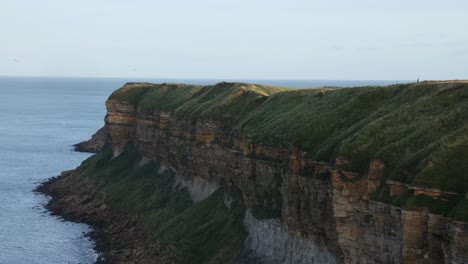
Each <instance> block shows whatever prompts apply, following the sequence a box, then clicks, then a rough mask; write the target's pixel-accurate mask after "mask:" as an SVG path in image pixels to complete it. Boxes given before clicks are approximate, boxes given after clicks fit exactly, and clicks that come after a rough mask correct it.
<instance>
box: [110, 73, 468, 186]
mask: <svg viewBox="0 0 468 264" xmlns="http://www.w3.org/2000/svg"><path fill="white" fill-rule="evenodd" d="M123 89H125V88H123ZM139 89H141V88H139ZM140 91H141V90H140ZM136 93H138V92H136V91H135V92H133V91H132V89H127V90H126V91H125V90H122V89H121V90H118V91H117V92H115V93H114V94H113V95H112V96H111V99H118V100H124V101H126V99H125V97H126V95H128V98H129V99H128V101H130V102H132V103H135V104H138V107H139V109H140V110H141V111H142V112H146V113H151V112H153V111H171V112H173V113H174V114H175V115H176V116H177V117H179V118H192V119H196V118H202V119H222V120H226V119H227V120H231V121H233V122H234V123H235V124H236V127H237V129H238V130H239V131H243V132H245V133H247V134H249V135H250V136H252V138H254V139H255V140H256V141H257V142H258V143H260V144H264V145H271V146H278V147H280V146H281V147H283V146H285V145H288V144H289V146H291V144H293V145H295V146H299V147H301V148H302V149H304V150H306V151H307V152H308V155H309V157H310V158H312V159H315V160H320V161H327V162H333V161H334V159H335V158H336V157H337V156H344V157H346V158H347V159H349V160H350V161H351V162H350V164H349V168H346V169H349V170H353V171H357V172H366V171H367V169H368V166H369V162H370V160H371V159H374V158H380V159H382V160H384V162H385V164H386V170H385V177H386V179H392V180H398V181H402V182H406V183H409V184H413V185H417V186H423V187H430V188H440V189H443V190H447V191H456V192H458V193H460V194H464V193H466V192H467V191H468V162H467V161H468V133H467V132H468V83H462V82H444V83H438V82H422V83H414V84H400V85H391V86H386V87H357V88H353V89H301V90H294V89H285V88H278V87H271V86H262V85H251V84H240V83H220V84H217V85H215V86H205V87H203V86H191V85H176V84H162V85H151V86H149V85H148V86H147V88H146V89H145V90H144V92H142V93H139V96H141V98H140V99H139V100H135V94H136ZM116 94H118V95H119V96H118V97H117V96H116ZM136 101H137V102H136Z"/></svg>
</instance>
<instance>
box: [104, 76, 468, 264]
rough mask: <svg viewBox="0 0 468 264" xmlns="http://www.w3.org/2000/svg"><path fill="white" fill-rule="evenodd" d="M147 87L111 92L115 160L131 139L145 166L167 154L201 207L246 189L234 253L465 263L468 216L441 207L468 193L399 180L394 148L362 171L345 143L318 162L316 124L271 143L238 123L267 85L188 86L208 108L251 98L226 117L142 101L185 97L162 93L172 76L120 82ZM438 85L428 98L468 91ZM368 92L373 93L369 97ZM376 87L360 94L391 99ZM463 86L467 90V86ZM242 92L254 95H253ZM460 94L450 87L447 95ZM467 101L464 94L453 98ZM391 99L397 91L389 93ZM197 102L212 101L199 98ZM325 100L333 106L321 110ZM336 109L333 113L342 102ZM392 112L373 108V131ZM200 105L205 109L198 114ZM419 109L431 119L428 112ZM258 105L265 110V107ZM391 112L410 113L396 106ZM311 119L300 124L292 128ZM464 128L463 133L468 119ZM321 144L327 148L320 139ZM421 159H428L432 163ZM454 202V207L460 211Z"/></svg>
mask: <svg viewBox="0 0 468 264" xmlns="http://www.w3.org/2000/svg"><path fill="white" fill-rule="evenodd" d="M145 85H147V86H148V87H150V88H148V89H149V90H150V89H153V88H154V90H153V92H154V93H156V94H157V96H154V94H149V92H145V91H143V92H140V93H141V95H140V96H135V95H132V97H131V99H128V100H127V99H125V97H124V98H122V97H118V96H114V97H112V96H111V98H110V99H109V100H108V101H107V103H106V107H107V110H108V114H107V116H106V124H105V128H104V129H105V130H106V131H107V132H108V135H109V142H110V144H111V145H112V150H113V156H114V158H115V157H118V156H119V155H120V154H121V153H123V151H124V149H125V146H126V145H127V144H129V143H133V144H134V145H135V146H136V148H137V149H138V152H139V153H140V154H141V156H142V159H141V161H140V163H141V164H145V163H146V162H149V161H157V162H160V163H161V168H160V172H162V171H164V170H171V171H172V172H173V173H174V174H175V182H174V185H173V190H181V189H186V190H187V191H188V193H189V194H190V197H191V199H192V201H193V202H194V203H195V204H196V203H199V202H201V201H203V200H204V199H207V198H208V197H210V196H211V195H213V194H215V193H216V192H217V190H219V189H223V190H224V192H225V205H226V206H227V207H229V205H230V204H231V202H232V201H233V200H235V198H232V199H231V198H229V197H231V195H232V197H235V196H236V194H239V193H240V197H241V201H242V203H243V205H244V206H245V208H247V210H246V213H245V217H244V220H243V223H244V226H245V230H246V231H247V232H248V234H247V238H246V240H245V242H244V248H243V250H242V254H240V257H239V258H238V259H237V262H239V263H468V223H467V222H466V221H463V220H461V219H460V217H458V218H457V217H449V214H448V213H446V212H445V211H444V207H447V208H448V207H449V206H451V207H450V208H453V207H454V206H455V205H454V204H453V203H451V202H452V201H453V200H454V199H455V198H456V199H457V200H456V201H455V202H459V201H460V203H459V205H457V206H456V208H461V207H462V205H463V199H466V198H465V197H461V198H460V193H459V192H456V191H448V190H443V189H440V188H431V187H428V186H416V185H413V184H412V182H417V181H411V180H403V179H407V178H409V179H413V178H414V177H415V176H414V175H416V174H415V172H413V171H407V170H404V171H403V172H402V174H403V176H402V177H400V178H401V179H402V180H399V178H398V177H399V176H398V175H397V176H392V177H393V178H392V177H389V176H388V174H389V172H388V166H387V165H388V164H389V163H390V162H389V160H390V159H384V158H381V157H387V156H388V157H390V156H389V155H388V154H387V156H386V155H384V154H381V155H376V157H370V158H367V160H365V164H364V165H365V169H364V170H361V171H359V170H358V169H356V168H358V167H357V166H356V165H355V164H357V161H359V162H360V161H361V160H362V159H360V157H359V156H358V157H353V156H352V155H351V156H350V155H349V151H348V150H346V147H342V148H341V149H342V150H340V149H339V148H338V147H337V148H336V149H335V151H334V152H335V153H334V154H333V155H334V156H331V157H333V159H331V160H326V159H318V158H317V159H314V158H313V157H311V154H310V149H309V148H307V147H306V146H307V144H305V143H301V142H302V141H304V140H305V141H306V140H307V136H310V137H314V134H313V133H312V132H314V131H317V129H316V128H315V127H313V126H311V128H310V131H312V132H311V134H309V135H307V134H305V135H302V134H298V136H297V138H293V139H290V141H287V140H286V142H285V140H284V138H282V139H281V140H280V139H278V140H277V139H276V135H275V134H271V135H269V136H267V140H265V139H263V141H262V140H259V139H258V138H255V137H252V136H251V135H250V134H249V133H248V131H246V129H242V128H239V117H237V116H236V113H237V114H238V113H239V111H244V110H245V108H252V109H256V108H261V107H262V105H263V104H264V105H267V104H268V103H270V101H269V97H270V95H271V94H268V93H267V92H265V89H263V88H262V89H256V90H255V89H253V88H251V87H250V86H248V85H240V88H238V89H237V88H236V89H235V90H229V89H232V87H233V85H231V84H222V85H224V86H225V87H221V86H219V85H217V86H215V87H214V88H210V87H208V88H206V87H203V88H197V89H199V90H196V92H193V94H189V96H188V97H187V98H188V99H187V100H198V99H197V98H198V97H203V96H204V97H209V100H207V101H204V103H205V106H203V107H207V109H211V108H210V107H213V105H216V107H217V108H216V109H218V108H219V109H229V111H232V108H225V107H230V105H233V104H234V103H231V102H238V101H236V100H239V103H235V104H234V105H235V106H236V107H237V104H239V105H241V106H242V108H236V109H237V110H236V111H238V112H232V114H229V115H225V114H224V113H223V111H225V112H229V111H228V110H221V113H223V117H226V116H227V117H228V118H218V117H217V116H216V115H214V114H213V115H209V114H211V113H212V112H213V111H212V112H209V111H208V110H206V109H204V108H203V107H202V106H201V107H200V108H196V107H195V106H194V105H195V104H190V102H189V106H188V108H187V109H190V111H188V112H187V111H186V110H185V108H184V107H186V106H185V105H182V106H177V107H178V108H177V107H173V108H170V107H166V108H164V107H159V105H151V104H148V102H146V104H143V103H141V100H149V99H148V98H150V96H154V97H151V98H155V99H154V100H159V99H158V98H164V100H166V101H161V102H160V104H169V103H170V102H169V103H168V102H167V101H170V100H173V101H177V100H179V99H180V98H179V99H178V98H174V97H167V98H166V97H164V96H166V93H167V91H171V89H177V88H178V86H177V85H175V86H171V85H166V84H163V85H161V86H157V87H156V88H155V87H153V88H151V85H149V84H128V85H126V86H124V88H122V89H123V90H124V91H131V89H132V87H137V88H139V89H141V87H145ZM437 85H449V86H448V88H447V89H445V88H440V87H439V86H437V87H436V88H437V89H441V90H442V91H439V90H437V89H436V88H434V89H435V91H432V90H431V89H432V88H428V91H429V92H427V93H428V94H429V95H428V96H426V97H427V98H430V96H434V98H435V99H434V100H440V98H441V94H442V95H444V93H445V94H447V93H450V92H453V91H456V95H455V96H459V93H460V89H462V91H464V89H465V90H468V89H467V87H466V85H465V86H463V85H462V86H460V87H461V88H460V87H458V86H455V88H453V87H452V85H453V83H448V84H446V83H438V84H437ZM224 88H226V91H228V92H227V93H228V94H227V95H226V94H222V92H223V91H224V90H223V89H224ZM256 88H258V87H256ZM210 89H212V90H210ZM389 89H390V88H389ZM392 89H393V88H392ZM400 90H401V91H400ZM400 90H398V91H397V92H393V91H392V96H395V98H397V96H400V95H399V94H398V93H402V94H404V93H406V92H407V91H406V90H405V89H400ZM183 91H186V90H183ZM212 91H213V92H212ZM447 91H448V92H447ZM275 92H278V91H276V90H275ZM418 92H419V91H418ZM298 93H300V92H298ZM343 93H347V92H343ZM385 93H386V92H385ZM393 93H394V94H396V95H394V94H393ZM369 94H371V95H372V96H373V97H371V98H369ZM374 94H375V91H374V90H371V91H370V92H365V93H363V94H362V95H361V94H359V96H358V97H357V99H356V100H357V103H359V104H362V102H365V103H368V101H365V100H374V98H377V99H378V100H387V99H386V97H385V96H390V95H385V96H383V97H382V96H376V97H375V96H374ZM461 94H462V95H460V96H463V94H464V93H463V92H462V93H461ZM145 96H146V99H145ZM158 96H159V97H158ZM184 96H187V95H186V94H184ZM222 96H224V97H223V98H225V100H224V101H219V100H218V99H217V98H220V97H222ZM243 96H244V97H245V96H251V97H248V101H247V102H246V103H245V102H244V101H243V100H244V99H242V98H244V97H243ZM323 96H326V93H325V92H324V91H320V92H318V93H313V94H312V95H311V96H309V97H310V98H312V99H311V102H313V103H320V98H322V97H323ZM418 96H420V95H418ZM278 97H280V95H279V96H277V100H280V99H278ZM309 97H308V98H309ZM426 97H424V96H421V98H426ZM452 97H453V96H452ZM452 97H450V96H449V98H450V100H452V99H453V98H452ZM135 98H136V99H135ZM238 98H241V99H238ZM293 98H294V97H293ZM382 98H383V99H382ZM392 98H393V97H392ZM398 98H401V96H400V97H398ZM460 98H462V97H456V100H459V99H460ZM169 99H170V100H169ZM377 99H375V100H377ZM161 100H162V99H161ZM184 100H185V99H184ZM297 100H306V99H297ZM361 100H364V101H361ZM392 100H397V99H392ZM392 100H390V99H388V101H390V102H393V101H392ZM447 100H448V99H447ZM460 100H461V102H463V100H462V99H460ZM158 102H159V101H158ZM195 102H196V101H195ZM206 102H208V103H206ZM299 102H301V101H298V103H299ZM384 102H385V103H387V101H384ZM405 102H406V101H405ZM457 102H458V101H457ZM198 104H199V105H203V104H202V103H201V102H198ZM270 104H271V103H270ZM381 104H383V103H381ZM388 104H390V103H388ZM226 105H227V106H226ZM171 107H172V106H171ZM291 107H294V106H291ZM327 107H328V106H326V105H325V106H324V107H323V108H324V109H328V108H327ZM337 107H338V106H337ZM370 107H376V109H377V108H378V107H379V104H375V105H372V104H371V106H370ZM239 109H242V110H239ZM424 109H425V108H424ZM460 109H461V108H460ZM371 110H372V109H371ZM327 111H330V112H333V109H328V110H327ZM385 111H387V110H380V112H379V111H377V110H372V111H370V112H369V113H372V114H371V116H372V117H373V118H374V116H375V121H372V122H369V123H370V125H368V127H370V129H373V128H372V126H373V125H375V124H376V123H379V122H380V123H382V122H386V121H385V120H384V121H382V120H383V119H384V118H383V117H382V116H384V115H387V114H388V113H387V112H385ZM421 111H423V110H421ZM457 111H458V110H457ZM195 112H196V113H198V114H195V115H194V114H193V113H195ZM356 112H358V110H356ZM181 113H182V114H181ZM206 113H208V114H206ZM242 113H245V114H246V113H247V112H242ZM421 113H423V114H422V115H423V117H424V115H425V112H421ZM215 114H218V112H215ZM261 114H262V112H261V111H258V113H257V115H261ZM311 114H313V113H311ZM300 115H301V113H300V112H295V113H294V115H292V116H291V118H297V119H298V122H300V121H301V119H300ZM298 116H299V117H298ZM355 116H358V117H359V118H361V119H359V122H361V123H362V122H364V121H365V120H367V119H368V118H369V117H368V116H366V115H362V117H361V116H359V115H358V114H355V115H354V116H352V117H355ZM236 118H237V119H236ZM391 118H394V119H397V118H400V119H401V118H402V117H401V115H400V114H399V115H398V116H397V117H393V116H392V117H391ZM453 118H455V119H453V120H459V119H457V118H460V116H458V115H455V116H454V117H453ZM342 119H343V118H342ZM387 119H390V118H387ZM362 120H364V121H362ZM460 120H461V119H460ZM346 121H347V120H345V119H343V120H342V121H340V122H342V123H343V124H344V125H343V126H348V125H347V124H346ZM330 122H332V123H333V122H336V120H335V121H334V120H330ZM356 122H357V121H356ZM359 122H357V123H356V124H354V123H352V124H351V125H349V126H350V127H351V128H350V130H349V131H350V132H349V133H348V132H346V133H345V132H343V133H342V134H340V136H341V135H349V136H347V138H345V139H344V142H346V143H347V144H349V145H352V144H353V141H352V140H351V139H350V138H352V139H353V140H356V139H355V138H353V135H356V134H358V132H357V131H358V130H356V129H354V128H353V126H358V125H360V124H361V123H359ZM445 122H448V121H445ZM457 122H458V121H457ZM305 125H306V124H300V123H299V124H293V123H292V124H291V129H293V128H294V126H296V127H297V126H305ZM307 125H310V124H307ZM319 125H320V126H322V127H319V128H320V129H319V130H323V131H326V128H324V127H323V126H324V125H323V124H318V125H317V126H319ZM366 128H367V127H366ZM353 129H354V130H353ZM360 129H361V130H364V128H360ZM443 129H445V128H443ZM457 129H459V130H456V131H461V130H460V129H463V126H462V125H460V128H457ZM330 131H331V132H329V133H332V132H333V133H335V131H332V130H330ZM372 131H373V130H372ZM441 131H442V130H441ZM443 131H445V130H443ZM314 133H315V132H314ZM360 133H363V134H365V132H360ZM304 137H305V139H304ZM375 137H377V135H376V136H375ZM343 138H344V137H343ZM447 138H448V137H447ZM299 140H302V141H299ZM272 141H274V144H272ZM356 141H357V140H356ZM331 142H335V141H331ZM457 142H458V141H457ZM315 144H316V143H315ZM330 144H331V143H330ZM334 144H337V145H339V144H344V143H340V142H338V143H334ZM405 144H409V143H405ZM457 144H458V143H457ZM312 145H313V144H312ZM316 145H317V148H318V147H319V145H318V144H316ZM368 145H370V143H369V144H362V145H359V146H357V147H356V148H358V147H359V148H368ZM394 145H395V144H393V145H392V144H389V145H388V146H385V147H387V148H390V147H393V146H394ZM313 146H315V145H313ZM327 146H328V145H327ZM320 147H321V148H322V149H326V148H324V147H323V146H320ZM325 147H326V146H325ZM390 149H391V148H390ZM347 151H348V152H347ZM356 151H360V150H359V149H358V150H356ZM369 151H370V150H369ZM336 153H338V154H336ZM340 153H343V155H340ZM356 153H358V152H356ZM359 153H360V152H359ZM376 153H379V152H376ZM346 154H348V155H346ZM423 162H424V161H422V163H420V164H425V163H423ZM464 162H468V161H466V160H465V161H464ZM361 163H362V162H361ZM392 166H395V165H392ZM420 166H422V165H420ZM431 166H432V165H431ZM361 167H362V166H361ZM394 171H397V170H394ZM397 172H398V171H397ZM226 197H227V198H226ZM390 198H391V199H390ZM417 199H426V200H423V201H429V204H424V203H422V202H419V200H417ZM427 199H429V200H427ZM432 203H434V204H436V203H437V204H438V205H439V204H440V205H441V207H442V209H440V208H438V207H437V208H435V207H433V206H432ZM403 205H405V206H403ZM450 210H452V209H450ZM457 210H458V209H457ZM457 210H455V209H453V212H456V211H457ZM458 211H461V209H460V210H458ZM458 211H457V212H458Z"/></svg>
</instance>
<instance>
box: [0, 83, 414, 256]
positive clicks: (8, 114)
mask: <svg viewBox="0 0 468 264" xmlns="http://www.w3.org/2000/svg"><path fill="white" fill-rule="evenodd" d="M127 81H147V82H157V83H161V82H177V83H194V84H214V83H217V82H220V81H223V80H209V79H196V80H190V79H142V78H140V79H138V78H127V79H123V78H122V79H117V78H108V79H105V78H48V77H43V78H41V77H0V98H1V103H0V122H1V124H0V263H5V264H23V263H28V264H36V263H37V264H53V263H60V264H63V263H70V264H71V263H76V264H78V263H82V264H84V263H94V262H95V260H96V257H97V254H96V252H94V250H93V241H90V240H89V239H88V238H87V237H86V236H85V235H84V234H85V233H87V232H88V231H89V230H90V227H88V226H86V225H83V224H77V223H71V222H66V221H63V220H62V219H60V218H59V217H57V216H53V215H51V214H50V213H49V212H47V211H46V210H45V209H44V207H43V205H44V204H45V203H47V201H48V199H49V198H48V197H45V196H44V195H42V194H38V193H35V192H33V190H34V188H35V187H36V186H37V185H38V183H40V182H42V181H44V180H46V179H48V178H50V177H52V176H56V175H59V174H60V172H61V171H63V170H69V169H73V168H75V167H76V166H78V165H79V164H80V163H81V161H83V160H84V159H86V158H87V157H89V156H90V154H87V153H78V152H74V151H73V147H72V145H73V144H75V143H78V142H80V141H83V140H86V139H88V138H89V137H90V136H91V135H92V134H93V133H94V132H95V131H96V130H97V129H99V128H100V127H101V126H102V125H103V123H104V121H103V119H104V116H105V112H106V110H105V106H104V103H105V101H106V99H107V97H108V96H109V95H110V93H111V92H112V91H113V90H115V89H117V88H119V87H120V86H122V85H123V84H124V83H125V82H127ZM225 81H243V82H251V83H263V84H270V85H279V86H288V87H298V88H307V87H321V86H343V87H348V86H363V85H386V84H391V83H402V82H406V81H332V80H323V81H320V80H314V81H295V80H225Z"/></svg>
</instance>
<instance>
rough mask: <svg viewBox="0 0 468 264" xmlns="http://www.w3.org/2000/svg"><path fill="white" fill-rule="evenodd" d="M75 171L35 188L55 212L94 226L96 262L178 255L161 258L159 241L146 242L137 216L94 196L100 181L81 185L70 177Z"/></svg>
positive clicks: (149, 260) (151, 259)
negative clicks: (117, 211) (155, 242)
mask: <svg viewBox="0 0 468 264" xmlns="http://www.w3.org/2000/svg"><path fill="white" fill-rule="evenodd" d="M74 172H75V171H65V172H63V173H62V174H61V175H60V176H57V177H53V178H50V179H49V180H47V181H46V182H43V183H42V184H41V185H40V186H38V187H37V189H36V191H37V192H40V193H43V194H45V195H48V196H50V197H51V200H50V201H49V202H48V204H47V205H46V206H45V207H46V208H47V209H48V210H49V211H50V212H51V213H52V214H54V215H57V216H60V217H62V218H63V219H64V220H66V221H71V222H77V223H84V224H87V225H89V226H91V227H92V228H93V230H92V231H91V232H89V233H88V234H86V236H89V237H90V238H91V239H92V240H93V241H94V242H95V248H94V250H95V251H96V252H99V257H98V259H97V261H96V264H108V263H128V264H130V263H142V264H144V263H154V261H155V260H158V263H159V261H160V263H174V260H175V259H174V260H171V259H167V257H166V259H161V258H159V257H158V256H159V248H158V247H157V246H156V245H149V244H146V243H145V238H144V235H143V234H142V232H141V231H139V223H138V219H137V218H135V217H132V216H129V215H124V214H117V213H115V212H112V211H111V210H109V208H108V207H107V205H106V204H105V201H104V199H103V198H102V197H99V198H97V199H94V197H93V199H91V196H94V195H95V194H96V192H95V191H96V190H98V189H99V183H96V182H91V181H83V183H82V184H81V186H77V185H76V182H74V181H73V180H70V179H71V176H72V175H73V173H74ZM101 184H102V183H101ZM93 189H94V191H93ZM90 191H91V192H90Z"/></svg>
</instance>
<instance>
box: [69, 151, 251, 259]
mask: <svg viewBox="0 0 468 264" xmlns="http://www.w3.org/2000/svg"><path fill="white" fill-rule="evenodd" d="M140 159H141V157H140V155H139V153H138V151H137V150H136V148H135V147H134V146H133V145H132V144H129V145H128V146H127V147H126V149H125V151H124V152H123V153H122V154H121V155H120V156H118V157H116V158H114V159H112V151H111V150H110V148H107V149H106V150H104V151H102V152H101V153H99V154H97V155H95V156H92V157H90V158H89V159H87V160H86V161H84V162H83V164H82V166H80V168H79V172H80V174H81V177H76V178H77V179H78V180H80V178H82V177H92V178H94V179H97V180H98V181H100V182H105V184H104V185H103V186H102V187H101V189H100V191H99V195H103V196H105V197H106V203H107V204H108V205H109V206H110V207H111V208H112V209H113V210H115V211H116V212H121V213H124V214H132V215H136V216H138V217H139V219H140V221H141V223H142V224H143V226H144V231H145V233H147V234H149V238H148V239H149V240H148V242H149V243H159V244H160V245H161V248H162V249H163V252H162V253H163V254H164V252H165V251H164V249H166V248H169V247H170V246H176V247H177V249H178V253H179V254H180V256H181V258H182V259H181V262H182V263H234V262H235V260H236V259H237V257H238V256H239V254H240V253H241V250H242V246H243V242H244V239H245V236H246V233H245V231H244V229H243V225H242V219H243V217H244V213H245V208H244V207H243V204H241V203H239V202H237V203H234V204H232V206H231V208H226V206H225V205H224V202H223V200H224V191H223V190H219V191H217V192H216V193H214V194H212V195H211V196H210V197H208V198H207V199H205V200H203V201H202V202H200V203H197V204H195V205H194V204H193V203H192V201H191V199H190V196H189V194H188V192H187V191H186V190H185V189H182V190H179V191H177V190H174V189H173V183H174V175H173V173H172V171H170V170H166V171H164V172H162V173H157V171H159V169H160V166H159V164H158V163H157V162H154V161H153V162H149V163H147V164H145V165H139V164H138V163H139V161H140Z"/></svg>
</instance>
